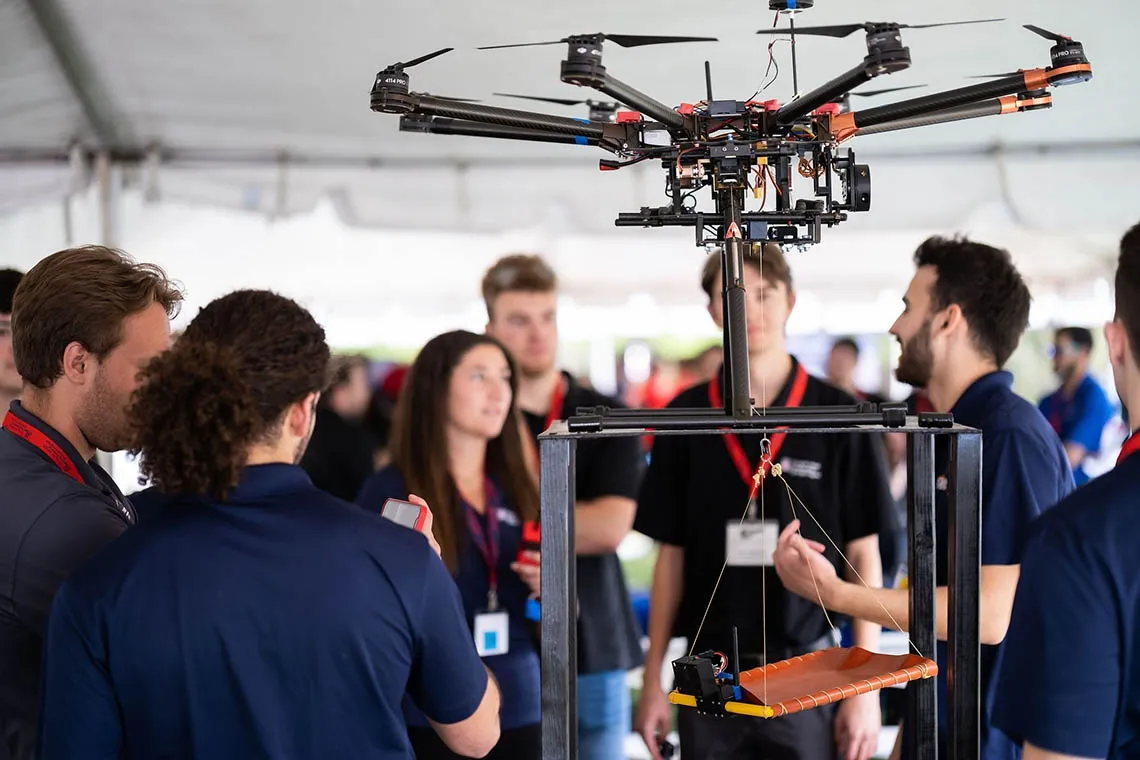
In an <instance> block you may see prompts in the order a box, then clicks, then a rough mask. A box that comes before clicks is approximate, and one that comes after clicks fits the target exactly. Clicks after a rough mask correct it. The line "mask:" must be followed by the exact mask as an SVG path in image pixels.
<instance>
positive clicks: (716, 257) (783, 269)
mask: <svg viewBox="0 0 1140 760" xmlns="http://www.w3.org/2000/svg"><path fill="white" fill-rule="evenodd" d="M744 264H745V266H751V267H753V268H754V269H756V271H758V272H760V274H761V275H762V276H763V277H764V279H765V280H767V281H768V282H769V283H772V282H782V283H784V285H785V287H787V289H788V292H789V293H791V292H792V291H793V290H795V288H793V287H792V268H791V267H790V266H788V260H787V259H786V258H784V252H783V251H782V250H781V249H780V246H778V245H776V244H775V243H762V244H761V243H756V244H753V245H749V246H746V247H745V248H744ZM719 274H720V254H719V253H716V254H710V255H709V257H708V258H707V259H705V266H704V268H703V269H702V270H701V290H703V291H704V292H705V295H706V296H708V297H709V300H710V301H711V300H712V298H713V295H714V294H713V286H714V285H715V284H716V278H717V275H719Z"/></svg>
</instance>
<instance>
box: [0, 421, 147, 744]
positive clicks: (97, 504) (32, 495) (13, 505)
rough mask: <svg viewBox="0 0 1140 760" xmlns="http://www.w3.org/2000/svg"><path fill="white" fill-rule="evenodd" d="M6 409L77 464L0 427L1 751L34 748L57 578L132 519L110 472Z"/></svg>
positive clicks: (40, 423) (52, 432)
mask: <svg viewBox="0 0 1140 760" xmlns="http://www.w3.org/2000/svg"><path fill="white" fill-rule="evenodd" d="M11 412H12V414H13V415H14V416H15V417H17V418H18V419H19V420H20V421H22V422H24V423H25V424H27V425H29V426H31V427H32V428H34V429H35V430H38V431H39V432H40V433H42V434H43V435H45V436H46V437H47V438H48V440H50V441H51V442H52V443H54V444H55V445H56V446H57V447H58V448H59V450H61V451H62V452H63V453H64V455H65V456H66V457H67V459H70V460H71V463H72V464H73V465H74V466H75V469H76V471H77V472H78V474H79V476H80V478H81V481H80V480H76V479H75V478H72V477H70V476H69V475H67V474H66V473H65V472H64V471H63V470H61V469H60V468H59V466H58V465H56V464H55V462H53V461H52V460H51V459H50V458H49V457H48V455H47V454H45V453H44V452H43V451H41V450H40V449H39V448H37V447H35V446H33V445H32V444H31V443H29V442H28V441H26V440H24V439H23V438H21V437H19V436H17V435H15V434H13V433H12V432H11V431H9V430H6V429H3V430H0V757H3V756H5V752H4V750H7V753H10V754H11V757H12V758H13V759H14V760H24V759H25V758H31V757H33V755H34V752H35V742H36V725H37V722H38V719H39V718H38V715H39V701H40V696H39V695H40V676H41V672H40V670H41V660H42V653H43V639H44V632H45V628H46V625H47V618H48V612H49V610H50V609H51V603H52V599H53V598H54V597H55V594H56V590H57V589H58V588H59V585H60V583H62V582H63V581H64V579H66V578H67V577H68V576H69V575H71V573H72V572H73V571H74V570H75V568H76V567H78V566H79V565H80V564H82V563H83V562H84V561H85V560H86V559H87V558H88V557H90V556H91V555H92V554H94V553H95V552H96V551H97V550H99V549H100V548H102V547H103V546H105V545H106V544H107V543H109V542H110V541H112V540H113V539H114V538H115V537H117V536H118V535H119V534H120V533H122V532H123V531H124V530H126V529H127V526H128V525H130V524H131V522H133V521H134V511H133V510H132V509H131V507H130V506H129V504H128V503H127V501H126V499H124V498H123V495H122V493H121V492H120V491H119V489H118V487H117V486H116V485H115V482H114V481H113V480H112V479H111V476H110V475H108V474H107V473H106V472H105V471H103V470H102V469H101V468H100V467H99V465H97V464H96V463H95V462H94V460H92V461H91V462H85V461H84V460H83V458H82V457H81V456H80V455H79V452H78V451H76V450H75V447H74V446H72V445H71V443H70V442H69V441H68V440H67V439H66V438H64V437H63V436H62V435H60V434H59V433H58V432H57V431H56V430H55V429H53V428H52V427H51V426H50V425H48V424H47V423H45V422H44V421H43V420H41V419H39V418H38V417H36V416H35V415H34V414H32V413H30V412H28V411H26V410H25V409H24V408H23V407H22V406H21V405H20V402H19V401H15V402H13V403H12V407H11Z"/></svg>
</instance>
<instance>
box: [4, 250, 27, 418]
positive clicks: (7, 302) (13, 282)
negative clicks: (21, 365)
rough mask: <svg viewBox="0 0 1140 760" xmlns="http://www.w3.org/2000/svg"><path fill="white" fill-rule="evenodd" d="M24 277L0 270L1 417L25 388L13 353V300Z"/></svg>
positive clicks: (16, 271) (16, 273)
mask: <svg viewBox="0 0 1140 760" xmlns="http://www.w3.org/2000/svg"><path fill="white" fill-rule="evenodd" d="M23 277H24V273H23V272H20V271H18V270H16V269H0V415H2V414H3V413H4V412H6V411H8V407H9V406H10V405H11V404H12V402H13V401H15V400H16V399H18V398H19V397H20V390H21V389H22V388H23V387H24V381H23V380H22V379H21V378H20V373H19V372H17V371H16V355H15V354H14V353H12V298H13V297H14V296H15V295H16V287H17V286H18V285H19V284H20V280H22V279H23Z"/></svg>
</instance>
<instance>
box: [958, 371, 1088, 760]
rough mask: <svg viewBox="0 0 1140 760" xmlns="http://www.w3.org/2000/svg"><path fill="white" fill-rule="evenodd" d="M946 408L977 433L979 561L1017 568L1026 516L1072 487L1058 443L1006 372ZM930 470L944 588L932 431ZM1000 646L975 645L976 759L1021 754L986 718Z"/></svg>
mask: <svg viewBox="0 0 1140 760" xmlns="http://www.w3.org/2000/svg"><path fill="white" fill-rule="evenodd" d="M950 411H951V414H953V416H954V421H955V422H956V423H959V424H961V425H967V426H969V427H973V428H977V429H978V430H981V431H982V494H981V496H982V514H981V527H982V531H981V532H982V546H981V558H982V564H983V565H1016V564H1018V563H1020V562H1021V556H1022V552H1023V551H1024V549H1025V544H1026V541H1027V540H1028V538H1029V534H1030V526H1031V524H1032V523H1033V521H1034V520H1035V519H1036V518H1037V517H1038V516H1039V515H1040V514H1041V513H1042V512H1043V511H1045V510H1046V509H1048V508H1050V507H1052V506H1053V505H1054V504H1056V503H1057V502H1059V501H1060V500H1061V499H1063V498H1064V497H1065V496H1067V495H1068V494H1069V493H1070V492H1071V491H1072V490H1073V475H1072V470H1071V469H1070V467H1069V460H1068V457H1067V456H1066V455H1065V450H1064V447H1063V446H1062V445H1061V442H1060V440H1059V439H1058V438H1057V436H1056V435H1055V434H1054V433H1053V431H1052V430H1051V429H1050V427H1049V424H1048V423H1047V422H1046V421H1045V418H1044V417H1042V416H1041V414H1040V413H1039V412H1038V411H1037V409H1036V408H1035V407H1034V406H1033V404H1031V403H1030V402H1028V401H1026V400H1025V399H1023V398H1021V397H1020V396H1018V395H1017V394H1015V393H1014V392H1013V375H1012V374H1010V373H1009V372H1006V371H997V372H991V373H989V374H987V375H983V376H982V377H980V378H978V379H977V380H975V381H974V383H973V384H972V385H970V387H969V388H967V389H966V391H965V392H964V393H963V394H962V396H961V397H960V398H959V399H958V401H957V402H956V403H955V404H954V408H953V409H951V410H950ZM936 468H937V476H938V477H937V481H936V483H937V490H936V491H935V530H936V544H935V546H936V547H937V551H936V552H935V556H936V558H937V561H936V565H937V568H936V576H937V582H938V585H940V586H945V585H946V584H947V581H948V572H947V567H948V565H947V547H948V546H949V545H950V544H949V537H948V534H947V529H948V525H949V519H948V515H949V499H948V492H947V489H948V486H949V470H950V457H949V440H948V439H947V438H946V437H944V436H939V439H938V442H937V445H936ZM937 649H938V652H937V660H938V665H939V668H938V684H939V689H940V693H939V697H938V713H939V715H938V717H939V739H940V741H941V742H945V741H946V739H947V736H948V733H947V731H948V729H947V712H946V706H947V701H946V676H947V672H948V668H947V660H946V644H945V643H944V642H940V643H939V644H938V648H937ZM1006 650H1007V647H1006V645H1005V643H1004V642H1003V643H1002V644H998V645H996V646H988V645H983V646H982V647H981V658H980V670H981V673H980V675H981V681H980V693H981V755H980V757H981V758H982V760H999V758H1000V759H1003V760H1004V759H1012V758H1018V757H1020V750H1019V749H1018V748H1017V747H1016V746H1015V745H1014V744H1013V743H1012V742H1010V741H1009V739H1008V738H1007V737H1005V736H1004V735H1003V734H1002V733H1001V732H1000V731H996V730H994V729H993V727H992V725H991V723H990V714H991V712H992V710H993V704H994V687H995V680H994V674H995V672H996V671H997V669H998V668H999V667H1000V665H1001V661H1002V658H1003V657H1004V656H1005V652H1006ZM1041 665H1042V667H1046V666H1047V665H1046V664H1045V663H1042V664H1041ZM943 754H945V753H943Z"/></svg>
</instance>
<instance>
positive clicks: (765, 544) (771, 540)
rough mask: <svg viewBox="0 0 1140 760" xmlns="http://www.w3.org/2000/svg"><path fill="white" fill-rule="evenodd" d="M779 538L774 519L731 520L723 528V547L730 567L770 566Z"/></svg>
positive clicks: (778, 525) (776, 523)
mask: <svg viewBox="0 0 1140 760" xmlns="http://www.w3.org/2000/svg"><path fill="white" fill-rule="evenodd" d="M779 538H780V523H779V522H777V521H776V520H763V521H761V520H745V521H744V522H739V521H736V520H733V521H732V522H730V523H728V525H727V526H726V528H725V547H726V555H725V556H726V557H727V559H728V564H729V565H730V566H731V567H771V566H772V556H773V555H774V554H775V553H776V542H777V541H778V540H779Z"/></svg>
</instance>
